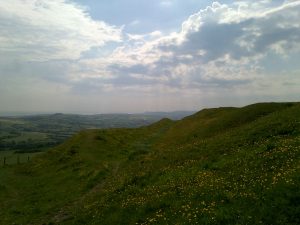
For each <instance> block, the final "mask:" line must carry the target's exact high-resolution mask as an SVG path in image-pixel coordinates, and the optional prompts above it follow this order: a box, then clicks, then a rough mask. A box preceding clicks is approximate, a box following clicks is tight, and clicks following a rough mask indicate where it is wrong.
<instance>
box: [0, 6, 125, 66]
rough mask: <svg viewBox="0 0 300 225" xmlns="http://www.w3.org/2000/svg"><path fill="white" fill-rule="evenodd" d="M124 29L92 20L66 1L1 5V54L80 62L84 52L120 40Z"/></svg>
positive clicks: (40, 59) (84, 12) (31, 59)
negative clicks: (79, 59)
mask: <svg viewBox="0 0 300 225" xmlns="http://www.w3.org/2000/svg"><path fill="white" fill-rule="evenodd" d="M121 32H122V31H121V29H120V28H118V27H115V26H111V25H108V24H106V23H105V22H102V21H95V20H92V19H91V17H90V16H89V15H88V13H87V11H86V9H84V8H83V7H81V6H79V5H76V4H74V3H71V2H70V1H65V0H53V1H46V0H26V1H24V0H11V1H1V2H0V37H1V38H0V43H1V48H0V53H1V55H2V54H3V55H6V56H7V57H10V58H17V59H24V60H29V61H46V60H52V59H78V58H79V57H80V55H81V53H82V52H84V51H87V50H89V49H90V48H91V47H94V46H103V45H105V44H106V43H108V42H111V41H114V42H119V41H121Z"/></svg>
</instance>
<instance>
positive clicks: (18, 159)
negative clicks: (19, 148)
mask: <svg viewBox="0 0 300 225" xmlns="http://www.w3.org/2000/svg"><path fill="white" fill-rule="evenodd" d="M17 163H18V164H20V156H19V155H18V156H17Z"/></svg>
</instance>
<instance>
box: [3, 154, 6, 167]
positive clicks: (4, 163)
mask: <svg viewBox="0 0 300 225" xmlns="http://www.w3.org/2000/svg"><path fill="white" fill-rule="evenodd" d="M5 165H6V157H5V156H4V158H3V166H5Z"/></svg>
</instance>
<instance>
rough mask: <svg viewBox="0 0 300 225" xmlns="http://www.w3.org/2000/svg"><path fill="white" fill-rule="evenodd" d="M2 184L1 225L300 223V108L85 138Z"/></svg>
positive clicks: (220, 112)
mask: <svg viewBox="0 0 300 225" xmlns="http://www.w3.org/2000/svg"><path fill="white" fill-rule="evenodd" d="M0 180H1V184H0V202H1V204H0V218H1V220H0V221H1V222H0V224H66V225H68V224H70V225H71V224H72V225H74V224H78V225H79V224H105V225H110V224H274V225H275V224H278V225H279V224H295V225H296V224H299V223H300V220H299V215H300V104H299V103H264V104H255V105H250V106H247V107H243V108H218V109H206V110H202V111H200V112H199V113H197V114H195V115H192V116H190V117H187V118H185V119H183V120H181V121H176V122H175V121H171V120H168V119H164V120H161V121H159V122H157V123H155V124H153V125H151V126H148V127H142V128H138V129H109V130H87V131H82V132H80V133H78V134H76V135H74V136H73V137H72V138H70V139H69V140H68V141H66V142H65V143H64V144H62V145H60V146H58V147H56V148H53V149H52V150H50V151H48V152H47V153H45V154H43V155H40V156H37V157H36V158H35V159H34V160H33V161H31V162H30V163H27V164H23V165H15V166H6V167H4V168H0ZM20 187H22V188H20Z"/></svg>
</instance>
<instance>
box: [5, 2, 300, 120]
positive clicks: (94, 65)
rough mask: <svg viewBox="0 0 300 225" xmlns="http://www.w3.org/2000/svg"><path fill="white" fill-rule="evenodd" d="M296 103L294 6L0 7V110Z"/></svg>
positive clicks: (297, 10)
mask: <svg viewBox="0 0 300 225" xmlns="http://www.w3.org/2000/svg"><path fill="white" fill-rule="evenodd" d="M299 100H300V0H274V1H270V0H262V1H248V0H241V1H239V0H237V1H219V2H216V1H207V0H203V1H200V0H152V1H149V0H110V1H99V0H10V1H1V2H0V113H3V112H41V113H42V112H43V113H44V112H63V113H82V114H93V113H139V112H145V111H175V110H200V109H202V108H208V107H219V106H243V105H247V104H251V103H255V102H270V101H277V102H278V101H280V102H282V101H299Z"/></svg>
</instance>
